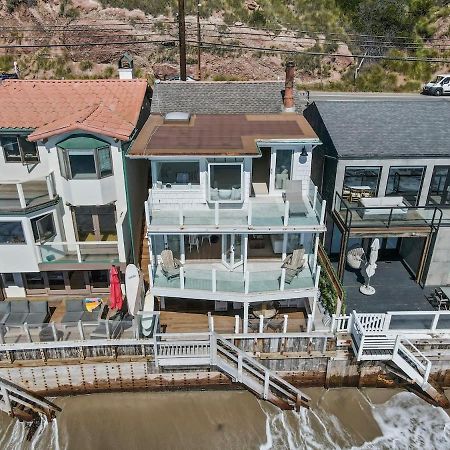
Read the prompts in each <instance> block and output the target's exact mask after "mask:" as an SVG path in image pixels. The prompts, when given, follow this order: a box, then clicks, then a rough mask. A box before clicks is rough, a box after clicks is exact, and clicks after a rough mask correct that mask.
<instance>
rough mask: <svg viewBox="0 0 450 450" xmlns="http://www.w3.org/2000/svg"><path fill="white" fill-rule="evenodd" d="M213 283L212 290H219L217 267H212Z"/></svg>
mask: <svg viewBox="0 0 450 450" xmlns="http://www.w3.org/2000/svg"><path fill="white" fill-rule="evenodd" d="M211 283H212V286H211V288H212V291H213V292H216V291H217V269H212V271H211Z"/></svg>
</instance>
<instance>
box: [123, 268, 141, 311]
mask: <svg viewBox="0 0 450 450" xmlns="http://www.w3.org/2000/svg"><path fill="white" fill-rule="evenodd" d="M143 289H144V280H143V277H142V274H141V273H140V271H139V269H138V268H137V267H136V266H135V265H134V264H128V266H127V268H126V269H125V291H126V294H127V304H128V312H129V313H130V314H131V315H132V316H134V315H136V313H137V311H138V310H139V308H140V307H141V303H142V297H143Z"/></svg>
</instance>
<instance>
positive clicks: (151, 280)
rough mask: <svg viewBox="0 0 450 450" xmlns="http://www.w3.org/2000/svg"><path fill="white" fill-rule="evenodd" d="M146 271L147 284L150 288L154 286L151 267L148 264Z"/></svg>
mask: <svg viewBox="0 0 450 450" xmlns="http://www.w3.org/2000/svg"><path fill="white" fill-rule="evenodd" d="M147 270H148V282H149V285H150V287H153V286H154V285H155V282H154V280H153V270H152V265H151V264H149V265H148V266H147Z"/></svg>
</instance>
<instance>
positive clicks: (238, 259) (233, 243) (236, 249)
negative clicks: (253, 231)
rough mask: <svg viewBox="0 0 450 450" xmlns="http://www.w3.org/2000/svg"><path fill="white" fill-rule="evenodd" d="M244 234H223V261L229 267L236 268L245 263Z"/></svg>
mask: <svg viewBox="0 0 450 450" xmlns="http://www.w3.org/2000/svg"><path fill="white" fill-rule="evenodd" d="M242 241H243V240H242V235H240V234H223V235H222V263H223V265H224V266H225V267H227V268H228V269H235V268H236V267H239V266H242V265H243V264H244V257H243V248H242Z"/></svg>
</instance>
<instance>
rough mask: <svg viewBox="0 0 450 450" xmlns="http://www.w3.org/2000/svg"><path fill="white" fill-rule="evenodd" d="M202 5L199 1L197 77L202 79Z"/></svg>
mask: <svg viewBox="0 0 450 450" xmlns="http://www.w3.org/2000/svg"><path fill="white" fill-rule="evenodd" d="M200 6H202V5H201V3H197V77H198V80H199V81H200V80H201V79H202V67H201V65H200V56H201V46H202V35H201V33H200Z"/></svg>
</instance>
